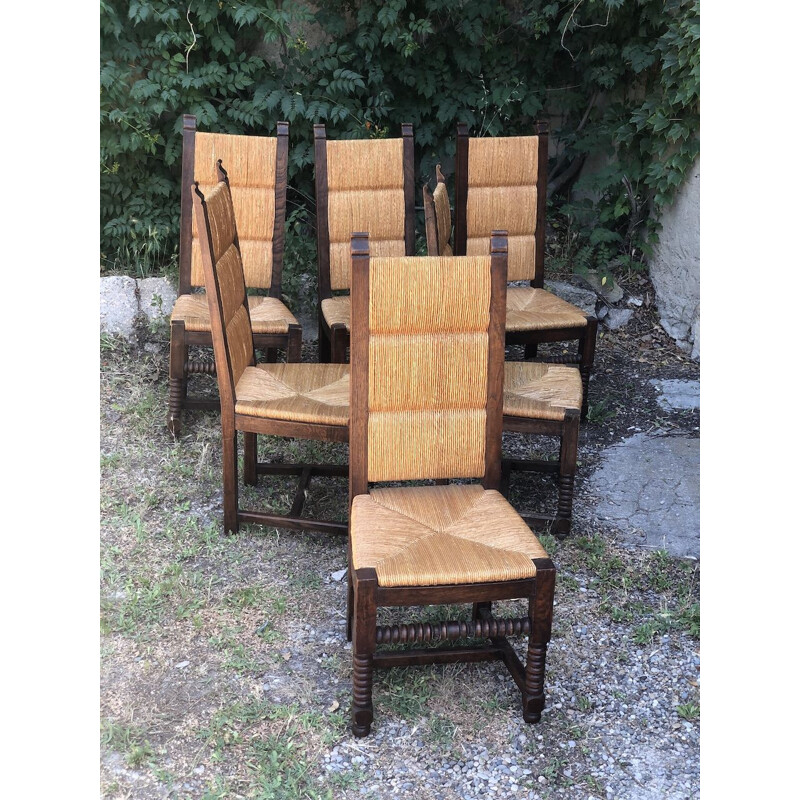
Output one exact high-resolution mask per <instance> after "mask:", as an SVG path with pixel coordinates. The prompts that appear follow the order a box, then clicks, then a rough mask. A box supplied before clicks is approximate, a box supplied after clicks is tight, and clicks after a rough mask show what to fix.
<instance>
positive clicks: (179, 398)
mask: <svg viewBox="0 0 800 800" xmlns="http://www.w3.org/2000/svg"><path fill="white" fill-rule="evenodd" d="M188 355H189V353H188V347H187V346H186V327H185V325H184V323H183V320H174V321H173V322H172V323H171V324H170V336H169V407H168V409H167V428H168V429H169V432H170V433H171V434H172V435H173V436H174V437H175V438H176V439H178V438H179V437H180V435H181V410H182V408H183V398H184V397H185V396H186V371H185V369H186V361H187V358H188Z"/></svg>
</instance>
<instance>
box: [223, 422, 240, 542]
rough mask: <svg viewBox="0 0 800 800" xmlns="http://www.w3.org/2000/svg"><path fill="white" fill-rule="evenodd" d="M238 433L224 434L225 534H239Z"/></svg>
mask: <svg viewBox="0 0 800 800" xmlns="http://www.w3.org/2000/svg"><path fill="white" fill-rule="evenodd" d="M236 462H237V456H236V431H235V430H233V431H225V430H223V432H222V508H223V518H224V526H225V533H238V532H239V474H238V465H237V463H236Z"/></svg>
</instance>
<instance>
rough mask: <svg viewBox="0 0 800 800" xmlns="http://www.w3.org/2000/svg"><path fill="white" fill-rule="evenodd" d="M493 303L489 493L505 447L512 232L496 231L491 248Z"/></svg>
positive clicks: (486, 477) (488, 410)
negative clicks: (509, 254) (506, 348)
mask: <svg viewBox="0 0 800 800" xmlns="http://www.w3.org/2000/svg"><path fill="white" fill-rule="evenodd" d="M489 254H490V256H491V259H492V262H491V270H492V296H491V297H492V299H491V305H490V308H489V355H488V373H487V376H486V384H487V386H486V446H485V447H486V449H485V453H486V469H485V471H484V476H483V486H484V488H485V489H499V488H500V478H501V458H502V445H503V372H504V369H505V340H506V293H507V287H508V232H507V231H492V238H491V243H490V248H489Z"/></svg>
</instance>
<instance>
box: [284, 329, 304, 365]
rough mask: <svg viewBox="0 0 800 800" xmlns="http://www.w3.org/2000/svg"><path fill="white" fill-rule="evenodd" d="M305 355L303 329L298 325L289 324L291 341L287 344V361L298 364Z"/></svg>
mask: <svg viewBox="0 0 800 800" xmlns="http://www.w3.org/2000/svg"><path fill="white" fill-rule="evenodd" d="M302 357H303V329H302V328H301V327H300V326H299V325H298V326H297V327H294V326H289V342H288V344H287V346H286V361H287V362H288V363H290V364H296V363H298V362H299V361H301V360H302Z"/></svg>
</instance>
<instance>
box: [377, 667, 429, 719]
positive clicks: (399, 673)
mask: <svg viewBox="0 0 800 800" xmlns="http://www.w3.org/2000/svg"><path fill="white" fill-rule="evenodd" d="M431 678H432V674H431V673H430V672H429V671H423V670H419V669H414V668H413V667H395V668H393V669H389V670H387V671H386V672H385V673H384V675H383V681H382V683H380V684H378V685H377V686H376V690H377V691H375V697H376V699H377V700H378V702H379V703H381V704H383V705H384V706H385V708H386V709H387V710H388V711H390V712H392V713H393V714H395V715H396V716H398V717H400V718H401V719H403V720H412V719H416V718H417V717H419V716H420V715H421V714H422V712H423V711H424V709H425V707H426V706H427V704H428V701H429V700H430V698H431V696H432V694H433V691H432V689H431V686H430V683H431Z"/></svg>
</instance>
